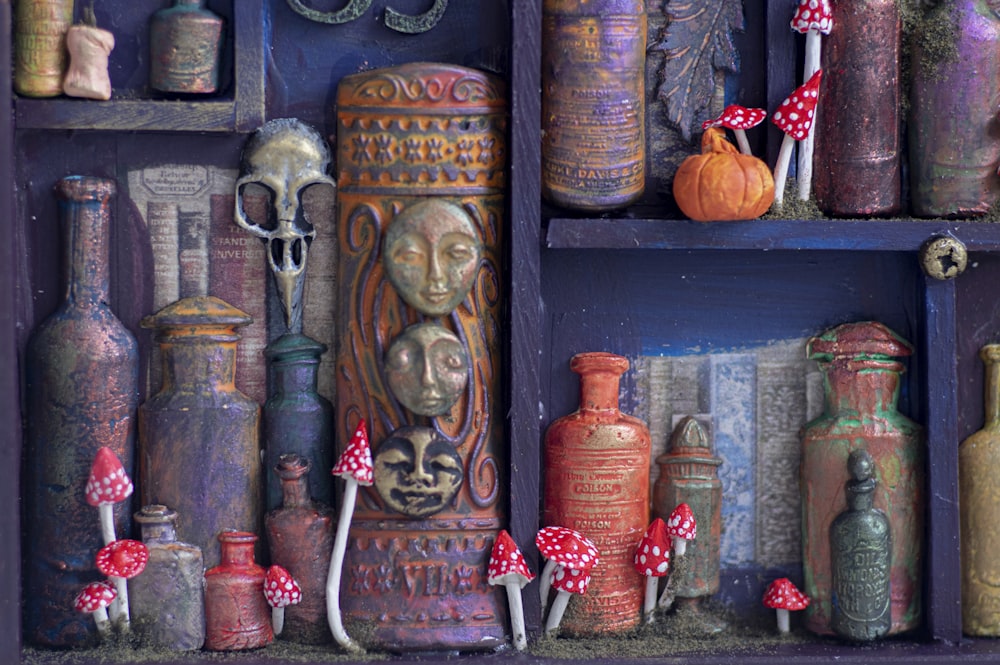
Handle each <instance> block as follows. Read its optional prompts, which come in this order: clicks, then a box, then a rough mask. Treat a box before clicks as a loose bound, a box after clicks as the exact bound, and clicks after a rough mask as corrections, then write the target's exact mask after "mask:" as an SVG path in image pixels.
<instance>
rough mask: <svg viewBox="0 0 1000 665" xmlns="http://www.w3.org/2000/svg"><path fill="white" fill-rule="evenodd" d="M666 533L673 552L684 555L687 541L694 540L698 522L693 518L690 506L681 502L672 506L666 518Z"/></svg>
mask: <svg viewBox="0 0 1000 665" xmlns="http://www.w3.org/2000/svg"><path fill="white" fill-rule="evenodd" d="M667 533H668V534H669V535H670V539H671V541H672V542H673V545H674V554H676V555H677V556H684V553H685V552H687V541H689V540H694V539H695V537H697V535H698V523H697V522H696V521H695V519H694V511H692V510H691V506H689V505H687V504H686V503H682V504H680V505H678V506H677V507H676V508H674V510H673V512H672V513H670V517H668V518H667Z"/></svg>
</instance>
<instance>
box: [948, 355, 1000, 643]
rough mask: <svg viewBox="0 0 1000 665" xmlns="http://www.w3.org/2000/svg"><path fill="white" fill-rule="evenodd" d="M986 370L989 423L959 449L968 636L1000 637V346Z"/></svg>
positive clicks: (986, 360) (965, 629)
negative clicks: (999, 496) (999, 473)
mask: <svg viewBox="0 0 1000 665" xmlns="http://www.w3.org/2000/svg"><path fill="white" fill-rule="evenodd" d="M979 357H980V358H982V360H983V363H985V365H986V372H985V382H984V385H983V401H984V404H985V423H983V427H982V429H980V430H979V431H977V432H975V433H973V434H972V435H971V436H969V437H968V438H967V439H965V440H964V441H963V442H962V444H961V445H960V446H959V448H958V490H959V502H960V505H961V506H962V510H961V511H960V515H961V522H960V533H961V539H962V540H961V544H962V547H961V552H962V630H963V632H965V634H967V635H977V636H984V637H997V636H1000V612H997V608H1000V557H997V551H998V546H1000V504H998V503H997V500H996V497H997V495H998V494H1000V476H998V474H997V471H998V470H1000V344H987V345H986V346H984V347H983V348H982V349H980V351H979Z"/></svg>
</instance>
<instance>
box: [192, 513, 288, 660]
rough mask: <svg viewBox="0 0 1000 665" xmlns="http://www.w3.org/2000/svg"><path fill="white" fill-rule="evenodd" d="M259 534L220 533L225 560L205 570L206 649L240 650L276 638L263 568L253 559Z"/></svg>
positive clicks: (253, 647) (263, 643) (263, 644)
mask: <svg viewBox="0 0 1000 665" xmlns="http://www.w3.org/2000/svg"><path fill="white" fill-rule="evenodd" d="M256 542H257V536H255V535H254V534H252V533H247V532H245V531H223V532H222V533H220V534H219V545H220V548H221V550H222V554H221V558H222V562H221V563H220V564H219V565H218V566H216V567H214V568H211V569H210V570H208V571H207V572H206V573H205V649H207V650H209V651H240V650H243V649H257V648H259V647H264V646H267V645H268V644H270V643H271V642H273V641H274V631H272V630H271V608H270V607H268V605H267V599H265V598H264V569H263V568H261V567H260V566H258V565H257V564H256V563H255V562H254V558H253V548H254V544H255V543H256Z"/></svg>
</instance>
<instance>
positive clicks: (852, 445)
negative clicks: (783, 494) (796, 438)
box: [800, 321, 924, 634]
mask: <svg viewBox="0 0 1000 665" xmlns="http://www.w3.org/2000/svg"><path fill="white" fill-rule="evenodd" d="M806 350H807V353H808V355H809V357H810V358H813V359H815V360H817V361H819V368H820V370H821V371H822V372H823V379H824V386H825V389H826V408H825V410H824V412H823V414H822V415H821V416H819V417H818V418H816V419H815V420H813V421H812V422H810V423H808V424H807V425H806V426H805V427H804V428H803V430H802V434H801V438H802V461H801V465H800V486H801V488H802V558H803V561H802V567H803V574H804V578H805V585H804V586H805V588H804V589H803V591H805V593H806V594H807V595H808V596H809V597H810V598H812V603H810V604H809V607H808V608H806V627H807V628H808V629H809V630H811V631H813V632H816V633H821V634H830V633H832V629H831V626H830V617H831V595H832V584H833V581H832V576H831V571H830V565H831V564H830V561H831V555H830V524H831V523H832V522H833V520H834V518H835V517H836V516H837V514H838V513H840V512H841V510H843V506H845V505H846V502H847V499H846V496H845V484H846V482H847V459H848V456H849V455H850V454H851V453H852V452H853V451H855V450H858V449H862V448H863V449H865V450H867V451H868V452H869V454H871V456H872V460H873V461H874V464H875V476H876V477H877V478H878V479H879V484H878V488H877V489H876V490H875V499H874V504H875V507H876V508H878V509H879V510H881V511H883V512H884V513H885V514H886V516H887V517H888V518H889V525H890V527H891V529H892V567H891V587H892V609H891V611H892V628H891V629H890V631H889V632H890V634H895V633H900V632H904V631H907V630H910V629H912V628H916V627H917V626H919V625H920V620H921V616H922V607H921V586H922V583H923V565H924V556H923V552H924V435H923V428H921V427H920V425H918V424H916V423H914V422H913V421H912V420H910V419H909V418H907V417H906V416H904V415H903V414H901V413H900V412H899V411H898V409H897V404H898V401H899V387H900V377H901V375H902V373H903V371H904V366H903V363H902V362H900V361H899V360H896V358H899V357H904V356H909V355H910V354H911V353H912V352H913V350H912V347H911V346H910V345H909V343H908V342H906V341H905V340H904V339H902V338H901V337H899V336H898V335H897V334H896V333H894V332H893V331H892V330H890V329H889V328H887V327H886V326H884V325H882V324H881V323H876V322H871V321H868V322H861V323H848V324H844V325H841V326H838V327H836V328H833V329H831V330H828V331H827V332H825V333H823V334H822V335H820V336H819V337H813V338H811V339H810V340H809V342H808V343H807V347H806Z"/></svg>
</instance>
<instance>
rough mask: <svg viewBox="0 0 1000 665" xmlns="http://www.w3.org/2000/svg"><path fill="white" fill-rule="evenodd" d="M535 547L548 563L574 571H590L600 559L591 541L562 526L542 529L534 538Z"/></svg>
mask: <svg viewBox="0 0 1000 665" xmlns="http://www.w3.org/2000/svg"><path fill="white" fill-rule="evenodd" d="M535 545H537V546H538V551H539V552H541V554H542V556H544V557H545V558H546V559H548V560H549V561H555V562H556V563H558V564H560V565H562V566H566V567H567V568H573V569H576V570H590V569H591V568H593V567H594V566H596V565H597V563H598V561H599V559H600V555H599V553H598V551H597V546H596V545H594V543H593V541H592V540H590V539H589V538H587V537H586V536H584V535H583V534H582V533H580V532H578V531H574V530H573V529H568V528H566V527H564V526H547V527H543V528H542V529H541V530H539V532H538V535H536V536H535Z"/></svg>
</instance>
